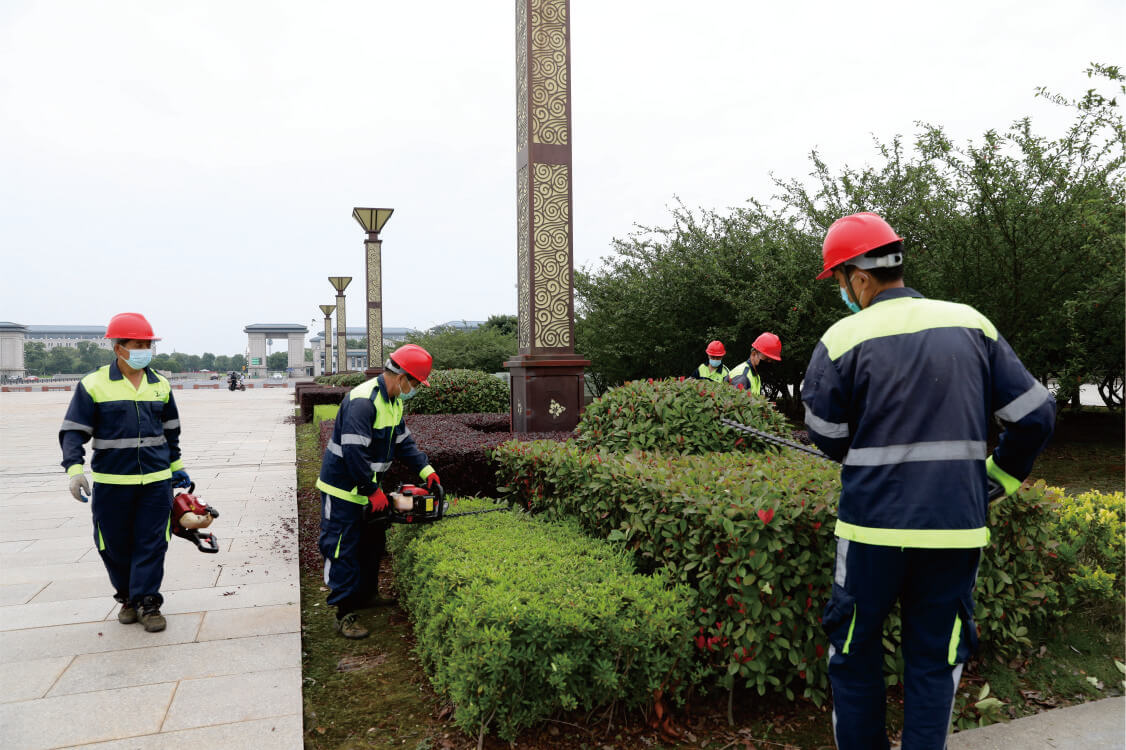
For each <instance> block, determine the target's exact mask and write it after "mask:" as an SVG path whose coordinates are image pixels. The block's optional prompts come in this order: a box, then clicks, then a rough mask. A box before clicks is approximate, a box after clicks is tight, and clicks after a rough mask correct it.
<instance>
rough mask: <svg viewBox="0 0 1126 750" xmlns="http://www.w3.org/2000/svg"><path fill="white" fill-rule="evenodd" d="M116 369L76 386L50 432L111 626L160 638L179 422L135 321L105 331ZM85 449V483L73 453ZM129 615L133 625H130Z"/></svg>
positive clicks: (179, 472)
mask: <svg viewBox="0 0 1126 750" xmlns="http://www.w3.org/2000/svg"><path fill="white" fill-rule="evenodd" d="M106 338H107V339H112V340H113V353H114V354H116V355H117V359H116V360H114V361H113V362H111V363H110V364H108V365H105V366H104V367H101V368H99V369H97V370H95V371H94V372H92V373H90V374H89V375H87V376H86V377H84V378H82V380H80V381H79V383H78V386H77V387H76V388H75V390H74V396H73V397H72V398H71V400H70V407H69V408H68V409H67V412H66V418H65V419H64V420H63V424H62V427H60V428H59V444H60V445H61V446H62V451H63V461H62V465H63V468H64V469H66V473H67V475H68V476H69V477H70V494H71V495H73V496H74V499H75V500H78V501H79V502H87V497H88V496H91V497H92V503H91V509H92V515H93V518H94V544H95V545H96V546H97V549H98V554H99V555H100V556H101V558H102V563H104V564H105V566H106V571H107V572H108V573H109V580H110V583H111V584H112V585H113V589H114V592H115V593H114V595H113V598H114V599H116V600H117V601H118V602H120V603H121V609H120V610H119V611H118V613H117V621H118V622H120V623H123V624H126V625H128V624H130V623H134V622H137V620H138V619H140V621H141V624H142V625H143V626H144V628H145V630H146V631H147V632H149V633H154V632H158V631H161V630H164V628H165V625H166V623H165V620H164V617H163V616H162V615H161V614H160V606H161V604H163V603H164V597H163V596H161V594H160V584H161V581H162V580H163V578H164V554H165V552H166V551H167V550H168V539H169V532H170V529H171V526H170V523H171V513H172V487H173V486H175V487H187V486H189V485H190V484H191V479H190V478H189V477H188V474H187V472H185V471H184V466H183V462H182V461H181V460H180V415H179V413H178V412H177V411H176V401H175V399H174V398H172V388H171V386H169V384H168V380H167V379H165V378H164V376H162V375H159V374H157V373H156V372H154V371H153V370H152V368H150V367H149V362H150V361H151V360H152V356H153V349H152V346H153V342H155V341H159V340H160V339H158V338H156V337H155V336H154V335H153V330H152V326H151V325H149V322H148V321H147V320H146V319H145V316H143V315H141V314H139V313H121V314H120V315H115V316H113V318H112V319H111V320H110V322H109V325H108V326H107V327H106ZM90 439H93V444H92V446H91V447H92V448H93V456H92V457H91V459H90V476H91V477H93V479H94V487H93V492H92V493H91V491H90V483H89V482H88V481H87V479H86V476H85V474H84V473H83V459H84V456H85V450H84V449H83V447H82V446H83V445H84V444H85V443H86V441H87V440H90ZM138 610H139V612H140V615H139V616H138Z"/></svg>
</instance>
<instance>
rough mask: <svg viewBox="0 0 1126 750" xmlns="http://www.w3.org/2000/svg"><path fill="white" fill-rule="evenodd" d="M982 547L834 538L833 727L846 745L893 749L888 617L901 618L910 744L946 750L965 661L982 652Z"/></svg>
mask: <svg viewBox="0 0 1126 750" xmlns="http://www.w3.org/2000/svg"><path fill="white" fill-rule="evenodd" d="M980 557H981V550H979V549H915V548H902V547H883V546H878V545H872V544H863V543H861V542H853V541H849V540H848V539H838V540H837V564H836V572H835V576H834V582H833V596H832V599H831V600H830V601H829V603H828V605H827V606H826V607H825V612H824V615H823V617H822V623H823V626H824V628H825V631H826V632H827V633H828V635H829V682H830V684H831V685H832V688H833V734H834V736H835V737H836V741H837V747H838V748H840V750H886V749H887V748H888V747H890V744H889V742H888V737H887V730H886V728H885V726H884V721H885V715H884V708H885V706H886V702H887V697H886V694H885V689H884V647H883V640H882V639H883V627H884V620H885V619H886V618H887V616H888V613H889V612H890V611H891V608H892V606H893V605H894V604H895V602H896V600H899V603H900V610H901V613H902V621H903V658H904V662H905V666H904V673H903V713H904V716H903V750H943V748H945V747H946V735H947V731H948V730H949V727H950V718H951V713H952V711H953V708H954V693H955V691H956V690H957V688H958V681H959V680H960V679H961V676H962V664H963V663H964V662H965V661H966V660H967V659H968V658H969V657H970V656H971V655H972V654H973V652H974V651H975V650H976V649H977V628H976V625H975V623H974V617H973V615H974V601H973V589H974V584H975V582H976V580H977V566H978V561H979V560H980Z"/></svg>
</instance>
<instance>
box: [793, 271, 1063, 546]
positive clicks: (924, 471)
mask: <svg viewBox="0 0 1126 750" xmlns="http://www.w3.org/2000/svg"><path fill="white" fill-rule="evenodd" d="M802 401H803V402H804V404H805V422H806V424H807V425H808V426H809V435H810V437H811V438H812V439H813V441H814V442H815V443H816V444H817V446H818V447H819V448H821V450H822V451H824V452H825V453H827V454H828V455H829V456H830V457H831V458H833V459H834V460H836V461H840V462H841V464H842V468H841V499H840V509H839V512H838V522H837V527H836V533H837V536H839V537H842V538H845V539H852V540H856V541H860V542H865V543H868V544H879V545H887V546H895V547H928V548H970V547H981V546H984V545H985V544H987V543H988V541H989V531H988V529H987V528H986V514H987V504H988V501H987V493H988V490H987V479H986V477H987V476H989V477H992V478H993V479H995V480H996V481H998V482H1000V483H1001V484H1002V485H1003V486H1004V487H1005V490H1006V491H1007V492H1009V493H1012V492H1015V491H1016V489H1017V488H1019V487H1020V482H1021V480H1023V479H1024V478H1025V477H1027V476H1028V474H1029V472H1031V470H1032V462H1033V461H1034V460H1035V458H1036V456H1037V455H1038V454H1039V453H1040V451H1041V450H1043V447H1044V445H1045V444H1046V442H1047V440H1048V438H1049V437H1050V436H1051V434H1052V429H1053V426H1054V424H1055V401H1054V399H1053V398H1052V397H1051V395H1050V394H1049V393H1048V390H1047V389H1046V388H1045V387H1044V386H1043V385H1041V384H1040V382H1039V381H1037V380H1036V379H1035V378H1034V377H1032V375H1031V374H1030V373H1029V372H1028V370H1026V369H1025V367H1024V365H1023V364H1022V363H1021V361H1020V360H1019V359H1018V358H1017V356H1016V354H1015V353H1014V352H1013V350H1012V347H1010V346H1009V344H1008V343H1007V342H1006V341H1005V339H1004V338H1002V337H1001V335H1000V334H998V333H997V329H996V328H995V327H994V326H993V324H992V323H991V322H990V321H989V320H988V319H987V318H986V317H985V316H984V315H982V314H981V313H979V312H978V311H977V310H975V309H974V308H972V307H970V306H968V305H962V304H957V303H953V302H943V301H939V300H929V299H925V298H923V296H922V295H921V294H919V293H918V292H916V291H915V290H913V289H909V288H897V289H889V290H885V291H883V292H881V293H880V294H879V295H878V296H877V297H876V299H875V300H874V301H873V302H872V304H870V305H869V306H868V307H867V308H865V309H864V310H861V311H860V312H859V313H856V314H854V315H849V316H848V317H846V318H844V319H843V320H840V321H838V322H837V323H835V324H834V325H833V326H832V327H830V328H829V330H828V331H826V332H825V335H824V336H822V338H821V340H820V341H819V342H818V344H817V346H816V347H815V348H814V351H813V356H812V357H811V358H810V361H809V367H808V368H807V369H806V373H805V380H804V382H803V384H802ZM991 417H996V418H997V419H998V420H999V421H1000V422H1001V424H1002V426H1003V427H1004V428H1005V429H1004V432H1003V433H1002V435H1001V438H1000V442H999V444H998V445H997V448H996V449H995V450H994V451H993V454H992V455H991V456H989V457H987V456H986V438H987V434H988V428H989V419H990V418H991Z"/></svg>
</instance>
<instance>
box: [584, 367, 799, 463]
mask: <svg viewBox="0 0 1126 750" xmlns="http://www.w3.org/2000/svg"><path fill="white" fill-rule="evenodd" d="M721 417H725V418H727V419H731V420H734V421H736V422H741V423H743V424H745V425H749V426H750V427H755V428H757V429H760V430H763V431H764V432H770V433H773V434H776V435H779V436H782V437H786V438H789V437H790V432H789V426H788V425H787V423H786V420H785V418H784V417H783V416H782V415H781V414H779V413H778V412H777V411H775V409H774V406H773V405H772V404H771V403H770V402H769V401H767V400H766V399H765V398H762V397H761V396H756V395H753V394H751V393H748V392H747V391H743V390H739V389H738V388H733V387H732V386H730V385H728V384H726V383H713V382H711V381H709V380H672V379H669V380H657V381H654V380H648V381H645V382H642V381H639V380H638V381H634V382H632V383H626V384H625V385H623V386H620V387H618V388H613V389H611V390H609V391H608V392H607V393H606V394H604V395H603V396H602V397H601V398H599V399H596V400H595V401H594V402H593V403H592V404H590V405H589V406H587V407H586V410H585V411H584V412H583V415H582V418H581V419H580V420H579V425H578V427H577V428H576V433H577V437H576V441H577V442H578V444H579V445H581V446H584V447H588V448H595V447H598V448H605V449H607V450H611V451H628V450H642V451H662V452H666V453H688V454H697V453H712V452H724V451H749V450H754V451H761V450H763V449H764V448H766V447H767V444H766V443H764V442H762V441H759V440H757V439H755V438H753V437H750V436H747V435H744V434H743V433H739V432H736V431H735V430H733V429H731V428H729V427H726V426H725V425H723V424H722V423H720V421H719V420H720V418H721Z"/></svg>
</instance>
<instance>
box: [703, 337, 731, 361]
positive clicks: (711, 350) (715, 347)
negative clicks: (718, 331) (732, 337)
mask: <svg viewBox="0 0 1126 750" xmlns="http://www.w3.org/2000/svg"><path fill="white" fill-rule="evenodd" d="M704 351H705V352H707V353H708V355H709V356H711V357H722V356H723V355H725V354H727V350H726V349H724V348H723V342H722V341H719V340H718V339H717V340H716V341H713V342H712V343H710V344H708V348H707V349H705V350H704Z"/></svg>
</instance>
